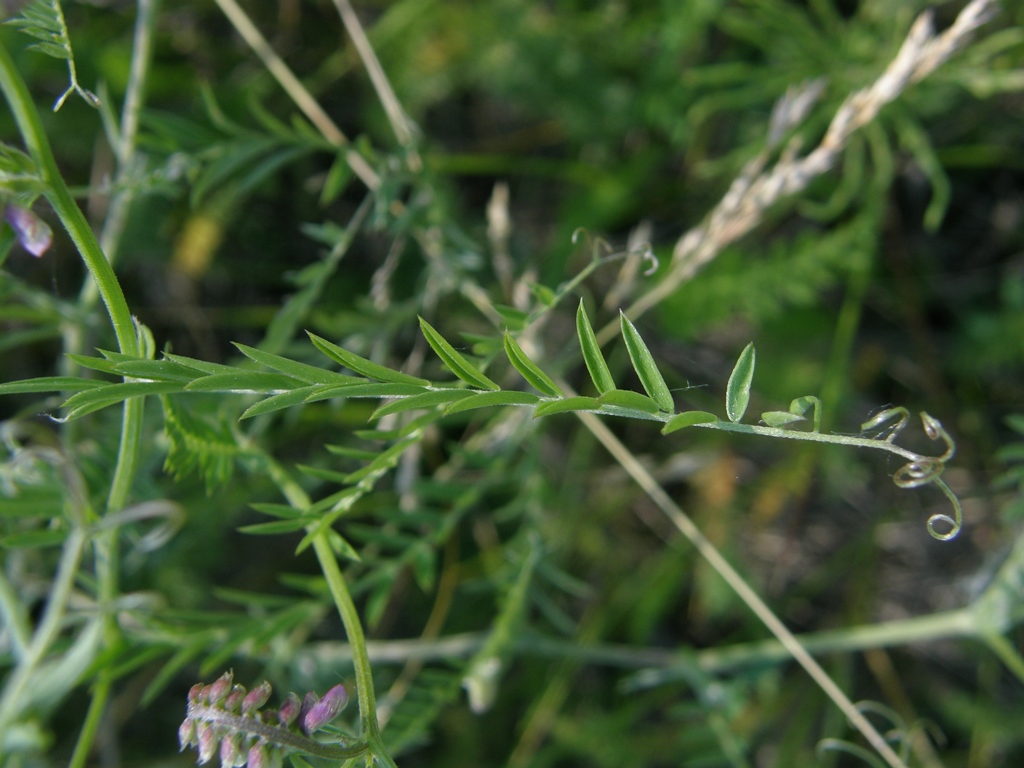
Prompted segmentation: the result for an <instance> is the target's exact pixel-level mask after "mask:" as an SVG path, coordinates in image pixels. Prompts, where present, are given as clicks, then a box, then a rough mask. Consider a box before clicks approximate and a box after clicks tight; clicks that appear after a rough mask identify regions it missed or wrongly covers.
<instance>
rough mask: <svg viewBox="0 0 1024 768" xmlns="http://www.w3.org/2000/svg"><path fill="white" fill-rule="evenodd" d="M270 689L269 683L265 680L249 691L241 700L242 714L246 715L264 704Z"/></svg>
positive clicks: (268, 696)
mask: <svg viewBox="0 0 1024 768" xmlns="http://www.w3.org/2000/svg"><path fill="white" fill-rule="evenodd" d="M272 691H273V689H272V688H271V687H270V683H268V682H267V681H266V680H264V681H263V682H262V683H260V684H259V685H257V686H256V687H255V688H253V689H252V690H251V691H249V695H248V696H246V697H245V700H244V701H243V702H242V714H243V715H248V714H250V713H252V712H254V711H255V710H257V709H259V708H260V707H262V706H263V705H264V704H266V703H267V700H268V699H269V698H270V694H271V692H272Z"/></svg>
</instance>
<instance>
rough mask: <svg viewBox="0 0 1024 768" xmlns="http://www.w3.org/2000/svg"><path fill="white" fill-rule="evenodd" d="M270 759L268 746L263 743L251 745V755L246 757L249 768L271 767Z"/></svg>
mask: <svg viewBox="0 0 1024 768" xmlns="http://www.w3.org/2000/svg"><path fill="white" fill-rule="evenodd" d="M269 762H270V761H269V760H268V759H267V748H266V747H265V746H263V745H262V744H253V745H252V746H251V747H249V755H248V756H247V757H246V765H247V766H248V768H269V765H268V763H269Z"/></svg>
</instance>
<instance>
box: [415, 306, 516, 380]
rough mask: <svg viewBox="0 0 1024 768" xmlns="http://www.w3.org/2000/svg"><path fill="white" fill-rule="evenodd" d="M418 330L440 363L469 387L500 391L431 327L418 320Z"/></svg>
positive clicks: (422, 320)
mask: <svg viewBox="0 0 1024 768" xmlns="http://www.w3.org/2000/svg"><path fill="white" fill-rule="evenodd" d="M420 330H421V331H423V336H424V338H425V339H426V340H427V343H428V344H429V345H430V347H431V349H433V350H434V352H435V353H436V354H437V356H438V357H439V358H441V362H442V363H444V364H445V367H446V368H447V369H448V370H450V371H451V372H452V373H454V374H455V375H456V376H458V377H459V378H460V379H462V380H463V381H464V382H466V383H467V384H469V385H470V386H473V387H476V388H478V389H490V390H494V391H497V390H499V389H501V387H499V386H498V385H497V384H495V383H494V382H493V381H491V380H490V379H488V378H487V377H486V376H484V375H483V374H482V373H480V371H478V370H477V369H476V368H475V367H474V366H472V365H470V363H469V361H468V360H466V358H464V357H463V356H462V355H460V354H459V353H458V352H457V351H456V350H455V347H453V346H452V345H451V344H449V343H448V342H447V341H446V340H445V338H444V337H443V336H442V335H441V334H440V333H438V332H437V331H435V330H434V328H433V326H431V324H430V323H428V322H427V321H426V320H424V319H423V318H422V317H421V318H420Z"/></svg>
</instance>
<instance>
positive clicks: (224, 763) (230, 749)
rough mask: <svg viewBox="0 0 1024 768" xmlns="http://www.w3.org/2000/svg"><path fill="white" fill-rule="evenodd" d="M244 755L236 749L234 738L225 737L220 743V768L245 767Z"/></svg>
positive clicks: (236, 743)
mask: <svg viewBox="0 0 1024 768" xmlns="http://www.w3.org/2000/svg"><path fill="white" fill-rule="evenodd" d="M245 760H246V755H244V754H243V753H242V750H241V749H239V747H238V739H237V737H235V736H225V737H224V738H223V739H222V740H221V742H220V768H238V766H240V765H245Z"/></svg>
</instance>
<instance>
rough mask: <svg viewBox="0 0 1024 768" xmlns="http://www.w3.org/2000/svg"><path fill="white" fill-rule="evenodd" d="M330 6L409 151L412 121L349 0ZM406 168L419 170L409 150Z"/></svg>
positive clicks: (398, 137) (420, 164)
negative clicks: (338, 17)
mask: <svg viewBox="0 0 1024 768" xmlns="http://www.w3.org/2000/svg"><path fill="white" fill-rule="evenodd" d="M334 7H335V8H337V9H338V13H339V14H340V16H341V22H342V24H344V25H345V29H346V30H347V31H348V35H349V37H351V38H352V44H353V45H355V47H356V51H357V52H358V53H359V58H360V59H362V60H363V66H364V67H366V73H367V74H368V75H369V76H370V81H371V82H372V83H373V89H374V90H375V91H376V92H377V98H378V99H380V103H381V106H382V107H384V112H385V113H386V114H387V116H388V122H390V123H391V130H392V131H394V133H395V138H397V139H398V143H399V144H401V145H402V146H403V147H406V148H410V147H411V146H412V143H413V138H414V132H413V123H412V120H410V119H409V116H408V115H407V114H406V113H405V110H404V109H402V104H401V102H399V101H398V97H397V96H396V95H395V90H394V88H392V87H391V82H390V81H389V80H388V76H387V75H386V74H385V73H384V67H382V66H381V64H380V59H378V58H377V54H376V53H375V52H374V50H373V46H372V45H371V44H370V39H369V38H368V37H367V36H366V32H365V31H364V30H363V25H362V24H361V23H360V21H359V17H358V16H357V15H356V12H355V10H353V8H352V4H351V3H350V2H349V0H334ZM409 168H410V170H411V171H413V172H414V173H415V172H419V171H420V170H422V168H423V163H422V161H421V160H420V157H419V155H418V154H417V153H416V152H415V151H411V152H410V154H409Z"/></svg>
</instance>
